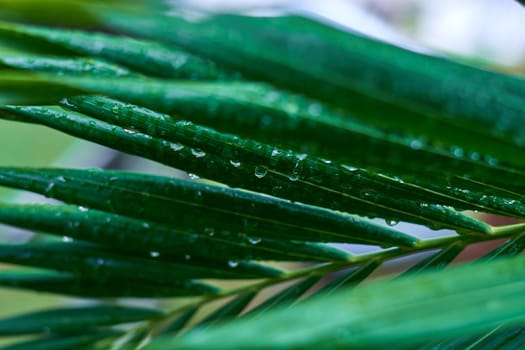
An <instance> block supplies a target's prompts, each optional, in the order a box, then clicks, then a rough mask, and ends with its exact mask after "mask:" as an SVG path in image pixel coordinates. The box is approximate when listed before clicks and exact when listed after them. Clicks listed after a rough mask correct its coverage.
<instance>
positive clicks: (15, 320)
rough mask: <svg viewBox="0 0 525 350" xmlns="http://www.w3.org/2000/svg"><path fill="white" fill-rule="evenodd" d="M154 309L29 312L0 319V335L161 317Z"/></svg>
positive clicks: (80, 328)
mask: <svg viewBox="0 0 525 350" xmlns="http://www.w3.org/2000/svg"><path fill="white" fill-rule="evenodd" d="M162 315H163V313H162V312H161V311H158V310H155V309H145V308H137V307H124V306H92V307H78V308H63V309H51V310H45V311H37V312H31V313H27V314H23V315H19V316H14V317H10V318H5V319H3V320H0V334H2V335H14V334H31V333H70V332H78V331H84V330H86V329H90V328H97V327H100V326H107V325H114V324H120V323H130V322H137V321H144V320H150V319H155V318H158V317H161V316H162Z"/></svg>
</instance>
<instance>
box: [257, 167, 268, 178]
mask: <svg viewBox="0 0 525 350" xmlns="http://www.w3.org/2000/svg"><path fill="white" fill-rule="evenodd" d="M267 173H268V170H267V169H266V168H264V167H261V166H257V167H255V177H256V178H258V179H262V178H263V177H265V176H266V174H267Z"/></svg>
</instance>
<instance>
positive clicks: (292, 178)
mask: <svg viewBox="0 0 525 350" xmlns="http://www.w3.org/2000/svg"><path fill="white" fill-rule="evenodd" d="M288 179H289V180H290V181H297V180H299V174H297V173H292V174H290V175H289V176H288Z"/></svg>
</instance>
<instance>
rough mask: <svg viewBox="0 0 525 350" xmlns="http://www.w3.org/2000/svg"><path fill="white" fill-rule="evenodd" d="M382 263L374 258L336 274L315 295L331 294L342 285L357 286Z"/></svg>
mask: <svg viewBox="0 0 525 350" xmlns="http://www.w3.org/2000/svg"><path fill="white" fill-rule="evenodd" d="M379 265H381V262H380V261H378V260H372V261H370V262H368V263H366V264H363V265H361V266H359V267H357V268H353V269H351V270H350V271H348V272H344V273H342V274H341V275H340V276H336V277H335V278H334V279H333V280H331V281H330V282H329V283H327V284H326V286H324V287H323V288H321V289H320V290H319V291H318V292H317V294H315V295H321V296H322V295H323V294H331V293H332V292H334V291H335V290H337V289H339V288H341V287H349V286H355V285H357V284H358V283H360V282H362V281H363V280H364V279H365V278H367V277H368V276H370V274H371V273H372V272H374V271H375V269H376V268H377V267H379Z"/></svg>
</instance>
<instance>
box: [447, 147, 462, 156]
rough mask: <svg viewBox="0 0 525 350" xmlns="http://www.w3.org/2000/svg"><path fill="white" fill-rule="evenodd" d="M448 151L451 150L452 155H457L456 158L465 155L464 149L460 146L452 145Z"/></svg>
mask: <svg viewBox="0 0 525 350" xmlns="http://www.w3.org/2000/svg"><path fill="white" fill-rule="evenodd" d="M450 151H451V152H452V154H453V155H454V157H457V158H461V157H463V156H464V155H465V151H463V149H462V148H460V147H452V149H451V150H450Z"/></svg>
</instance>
